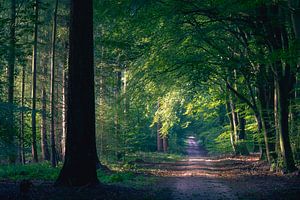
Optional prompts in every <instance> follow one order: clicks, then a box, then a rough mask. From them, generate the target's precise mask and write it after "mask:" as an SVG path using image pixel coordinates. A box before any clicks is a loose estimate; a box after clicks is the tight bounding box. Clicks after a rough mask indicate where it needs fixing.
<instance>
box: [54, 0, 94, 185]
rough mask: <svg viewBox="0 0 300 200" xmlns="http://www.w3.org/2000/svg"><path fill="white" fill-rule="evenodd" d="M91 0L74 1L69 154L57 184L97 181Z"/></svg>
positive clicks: (71, 38) (68, 111)
mask: <svg viewBox="0 0 300 200" xmlns="http://www.w3.org/2000/svg"><path fill="white" fill-rule="evenodd" d="M92 2H93V1H92V0H86V1H79V0H72V1H71V14H70V15H71V26H70V56H69V74H68V108H67V142H66V155H65V161H64V165H63V168H62V170H61V172H60V175H59V177H58V179H57V181H56V185H65V186H83V185H90V184H96V183H98V179H97V174H96V165H95V163H96V162H97V160H96V158H97V152H96V138H95V99H94V67H93V3H92Z"/></svg>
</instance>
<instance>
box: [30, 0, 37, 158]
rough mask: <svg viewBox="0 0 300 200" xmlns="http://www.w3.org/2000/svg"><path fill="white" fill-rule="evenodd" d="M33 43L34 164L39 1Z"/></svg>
mask: <svg viewBox="0 0 300 200" xmlns="http://www.w3.org/2000/svg"><path fill="white" fill-rule="evenodd" d="M34 17H35V18H34V23H35V24H34V41H33V53H32V54H33V55H32V92H31V99H32V107H31V126H32V157H33V161H34V162H38V154H37V145H36V70H37V69H36V68H37V43H38V17H39V1H38V0H36V1H35V16H34Z"/></svg>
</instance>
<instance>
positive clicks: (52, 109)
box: [50, 0, 58, 167]
mask: <svg viewBox="0 0 300 200" xmlns="http://www.w3.org/2000/svg"><path fill="white" fill-rule="evenodd" d="M57 7H58V0H56V3H55V8H54V14H53V29H52V50H51V87H50V113H51V120H50V143H51V166H52V167H56V164H57V161H56V148H55V146H56V145H55V124H54V114H55V107H54V85H55V45H56V21H57V20H56V18H57Z"/></svg>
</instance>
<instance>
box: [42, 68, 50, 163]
mask: <svg viewBox="0 0 300 200" xmlns="http://www.w3.org/2000/svg"><path fill="white" fill-rule="evenodd" d="M43 68H44V74H43V75H44V80H43V89H42V124H41V149H42V158H43V160H50V153H49V148H48V137H47V92H46V79H47V75H48V74H47V67H46V66H45V64H44V66H43Z"/></svg>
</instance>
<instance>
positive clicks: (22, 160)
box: [20, 66, 25, 164]
mask: <svg viewBox="0 0 300 200" xmlns="http://www.w3.org/2000/svg"><path fill="white" fill-rule="evenodd" d="M24 98H25V67H24V66H23V67H22V86H21V107H22V111H21V130H20V162H21V163H22V164H25V151H24V150H25V145H24V133H25V131H24V126H25V125H24V123H25V120H24V111H23V108H24V105H25V104H24Z"/></svg>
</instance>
